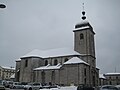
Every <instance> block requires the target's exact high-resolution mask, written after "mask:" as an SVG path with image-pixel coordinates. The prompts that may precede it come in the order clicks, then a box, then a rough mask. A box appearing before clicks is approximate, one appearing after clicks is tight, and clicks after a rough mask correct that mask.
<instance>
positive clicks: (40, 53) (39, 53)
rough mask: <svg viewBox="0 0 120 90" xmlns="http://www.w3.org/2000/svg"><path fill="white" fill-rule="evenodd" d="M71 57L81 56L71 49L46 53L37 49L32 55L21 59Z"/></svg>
mask: <svg viewBox="0 0 120 90" xmlns="http://www.w3.org/2000/svg"><path fill="white" fill-rule="evenodd" d="M69 55H80V54H79V53H78V52H76V51H74V50H73V49H69V48H58V49H51V50H44V51H42V50H38V49H35V50H33V51H31V52H30V53H28V54H26V55H24V56H22V57H21V58H26V57H41V58H49V57H59V56H69Z"/></svg>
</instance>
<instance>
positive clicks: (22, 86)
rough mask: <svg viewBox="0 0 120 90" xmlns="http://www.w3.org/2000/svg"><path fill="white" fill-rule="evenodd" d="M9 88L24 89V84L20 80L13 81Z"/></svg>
mask: <svg viewBox="0 0 120 90" xmlns="http://www.w3.org/2000/svg"><path fill="white" fill-rule="evenodd" d="M10 88H11V89H24V85H23V84H21V83H20V82H13V84H12V85H11V86H10Z"/></svg>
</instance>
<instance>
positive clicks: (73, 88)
mask: <svg viewBox="0 0 120 90" xmlns="http://www.w3.org/2000/svg"><path fill="white" fill-rule="evenodd" d="M40 90H77V87H76V86H66V87H59V88H51V89H40Z"/></svg>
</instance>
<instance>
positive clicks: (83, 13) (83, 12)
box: [82, 3, 86, 20]
mask: <svg viewBox="0 0 120 90" xmlns="http://www.w3.org/2000/svg"><path fill="white" fill-rule="evenodd" d="M82 7H83V11H82V15H83V16H82V19H83V20H85V19H86V16H85V11H84V3H83V6H82Z"/></svg>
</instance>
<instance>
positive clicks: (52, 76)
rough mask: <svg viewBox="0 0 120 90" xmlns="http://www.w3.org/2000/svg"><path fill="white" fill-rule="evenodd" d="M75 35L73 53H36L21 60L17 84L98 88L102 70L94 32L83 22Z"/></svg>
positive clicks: (17, 64)
mask: <svg viewBox="0 0 120 90" xmlns="http://www.w3.org/2000/svg"><path fill="white" fill-rule="evenodd" d="M73 32H74V50H68V49H62V50H59V49H58V50H48V51H38V50H35V51H32V52H30V53H28V54H27V55H25V56H22V57H20V60H18V61H16V76H15V77H16V81H20V82H41V83H44V84H48V83H51V84H59V85H70V84H75V85H79V84H84V85H88V86H97V85H98V82H99V69H97V68H96V57H95V44H94V35H95V33H94V31H93V28H92V26H91V25H90V24H89V22H87V21H84V20H83V21H82V23H79V24H76V25H75V29H74V31H73ZM48 54H49V55H48ZM53 54H54V55H53ZM71 61H72V62H71ZM53 67H54V68H53Z"/></svg>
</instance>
